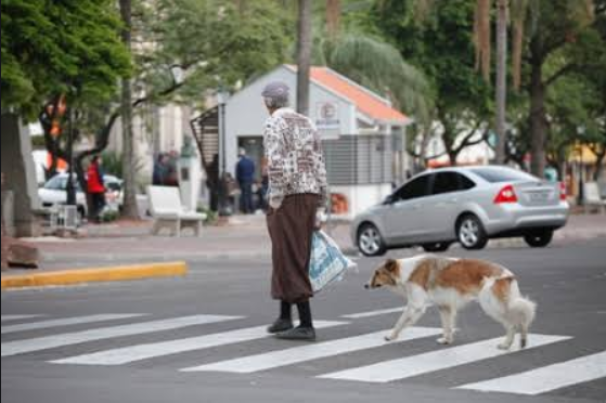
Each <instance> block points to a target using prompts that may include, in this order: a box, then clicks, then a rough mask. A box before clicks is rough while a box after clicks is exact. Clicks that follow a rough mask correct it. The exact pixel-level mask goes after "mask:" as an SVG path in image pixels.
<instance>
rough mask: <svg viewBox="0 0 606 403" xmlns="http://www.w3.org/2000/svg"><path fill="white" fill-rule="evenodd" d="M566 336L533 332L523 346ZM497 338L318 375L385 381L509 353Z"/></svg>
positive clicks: (541, 343)
mask: <svg viewBox="0 0 606 403" xmlns="http://www.w3.org/2000/svg"><path fill="white" fill-rule="evenodd" d="M568 339H570V337H567V336H546V335H538V334H533V335H530V342H531V345H530V346H529V347H528V348H527V349H533V348H537V347H541V346H545V345H548V344H552V343H557V342H560V341H564V340H568ZM500 341H502V338H497V339H491V340H485V341H481V342H478V343H472V344H466V345H463V346H459V347H451V348H447V349H440V350H437V351H434V352H431V353H425V354H420V355H415V356H411V357H406V358H402V359H397V360H391V361H385V362H381V363H379V364H375V365H369V366H364V367H360V368H355V369H349V370H346V371H340V372H335V373H331V374H327V375H322V376H320V378H324V379H340V380H350V381H360V382H374V383H387V382H391V381H396V380H401V379H406V378H412V377H415V376H418V375H423V374H427V373H430V372H436V371H440V370H443V369H448V368H452V367H457V366H459V365H464V364H469V363H473V362H477V361H481V360H486V359H489V358H494V357H499V356H502V355H505V354H511V353H512V352H508V351H502V350H499V349H497V344H498V343H499V342H500Z"/></svg>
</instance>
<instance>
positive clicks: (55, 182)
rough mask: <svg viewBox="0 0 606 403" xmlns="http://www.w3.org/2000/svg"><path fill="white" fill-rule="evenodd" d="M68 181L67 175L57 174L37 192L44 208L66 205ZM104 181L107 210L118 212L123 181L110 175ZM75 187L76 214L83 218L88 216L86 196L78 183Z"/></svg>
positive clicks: (122, 196)
mask: <svg viewBox="0 0 606 403" xmlns="http://www.w3.org/2000/svg"><path fill="white" fill-rule="evenodd" d="M68 180H69V175H68V174H59V175H57V176H55V177H54V178H52V179H51V180H49V181H48V182H46V183H45V184H44V186H43V187H41V188H40V189H39V190H38V195H39V197H40V201H41V203H42V206H43V207H44V208H51V207H52V206H54V205H64V204H66V203H67V183H68ZM104 180H105V187H106V188H107V193H106V201H107V209H109V210H110V211H118V210H119V209H120V208H121V207H122V205H123V202H124V195H123V191H122V187H123V186H122V185H123V181H122V180H121V179H119V178H117V177H115V176H112V175H105V176H104ZM75 186H76V203H77V206H78V213H79V215H80V217H81V218H85V217H87V215H88V205H87V203H86V194H85V193H84V192H83V191H82V188H81V187H80V183H79V182H78V181H76V183H75Z"/></svg>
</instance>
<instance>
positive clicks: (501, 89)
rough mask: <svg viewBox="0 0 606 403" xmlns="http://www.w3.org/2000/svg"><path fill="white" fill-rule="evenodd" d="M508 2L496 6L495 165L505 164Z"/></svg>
mask: <svg viewBox="0 0 606 403" xmlns="http://www.w3.org/2000/svg"><path fill="white" fill-rule="evenodd" d="M508 3H509V1H508V0H499V1H498V4H497V8H498V10H497V13H498V22H497V91H496V105H497V120H496V132H497V147H496V163H497V164H504V163H505V141H506V138H505V136H506V135H507V128H506V119H507V10H508V8H509V4H508Z"/></svg>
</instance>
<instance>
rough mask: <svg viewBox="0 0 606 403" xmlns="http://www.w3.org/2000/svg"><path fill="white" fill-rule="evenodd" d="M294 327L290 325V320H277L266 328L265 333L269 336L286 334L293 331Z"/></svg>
mask: <svg viewBox="0 0 606 403" xmlns="http://www.w3.org/2000/svg"><path fill="white" fill-rule="evenodd" d="M293 328H294V326H293V324H292V320H288V319H278V320H276V321H275V322H274V324H273V325H271V326H270V327H268V328H267V332H268V333H271V334H276V333H281V332H286V331H289V330H291V329H293Z"/></svg>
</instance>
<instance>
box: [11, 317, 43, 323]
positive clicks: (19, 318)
mask: <svg viewBox="0 0 606 403" xmlns="http://www.w3.org/2000/svg"><path fill="white" fill-rule="evenodd" d="M40 316H43V315H2V322H8V321H11V320H21V319H33V318H39V317H40Z"/></svg>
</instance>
